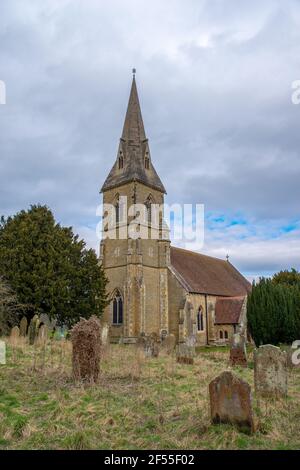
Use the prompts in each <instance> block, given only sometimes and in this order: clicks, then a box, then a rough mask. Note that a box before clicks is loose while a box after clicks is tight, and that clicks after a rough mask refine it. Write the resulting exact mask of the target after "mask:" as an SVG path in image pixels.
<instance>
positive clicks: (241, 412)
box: [209, 371, 254, 432]
mask: <svg viewBox="0 0 300 470" xmlns="http://www.w3.org/2000/svg"><path fill="white" fill-rule="evenodd" d="M209 398H210V412H211V420H212V422H213V423H214V424H221V423H230V424H234V425H236V426H238V427H240V428H242V429H244V430H248V431H250V432H253V431H254V419H253V410H252V397H251V388H250V385H249V384H248V383H247V382H245V381H244V380H242V379H240V378H239V377H237V376H236V375H234V374H233V373H232V372H229V371H225V372H222V374H220V375H219V376H218V377H216V378H215V379H214V380H212V382H210V384H209Z"/></svg>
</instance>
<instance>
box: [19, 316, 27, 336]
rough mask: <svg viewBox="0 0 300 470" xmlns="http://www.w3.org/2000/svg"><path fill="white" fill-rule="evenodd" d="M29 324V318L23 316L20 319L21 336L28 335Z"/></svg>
mask: <svg viewBox="0 0 300 470" xmlns="http://www.w3.org/2000/svg"><path fill="white" fill-rule="evenodd" d="M27 325H28V322H27V318H26V317H22V319H21V321H20V336H24V337H25V336H26V335H27Z"/></svg>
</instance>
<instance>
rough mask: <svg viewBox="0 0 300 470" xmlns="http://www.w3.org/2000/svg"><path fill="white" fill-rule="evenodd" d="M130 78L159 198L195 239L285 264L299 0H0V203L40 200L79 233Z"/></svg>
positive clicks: (116, 133)
mask: <svg viewBox="0 0 300 470" xmlns="http://www.w3.org/2000/svg"><path fill="white" fill-rule="evenodd" d="M132 67H136V69H137V77H136V78H137V85H138V90H139V96H140V101H141V106H142V112H143V118H144V123H145V128H146V133H147V136H148V138H149V142H150V148H151V155H152V159H153V162H154V165H155V167H156V169H157V171H158V173H159V175H160V176H161V179H162V181H163V183H164V185H165V187H166V189H167V192H168V195H167V202H169V203H174V202H179V203H188V202H193V203H204V204H205V213H206V224H205V228H206V230H205V244H204V247H203V248H202V252H204V253H207V254H211V255H213V256H218V257H221V258H224V257H225V256H226V254H227V253H228V254H229V255H230V260H231V262H232V263H233V264H234V265H235V266H237V267H238V268H239V269H240V270H241V271H242V272H243V273H244V274H245V275H246V276H248V277H257V276H259V275H269V274H272V273H273V272H275V271H277V270H279V269H286V268H291V267H292V266H294V267H296V268H298V269H299V268H300V238H299V237H300V184H299V180H300V178H299V177H300V105H298V106H297V105H295V104H292V101H291V94H292V82H293V81H294V80H297V79H298V80H299V79H300V2H299V0H285V1H284V2H282V1H279V0H278V1H276V0H269V1H268V0H265V1H262V0H259V1H258V0H257V1H256V0H254V1H251V2H245V1H241V0H223V1H222V0H207V1H201V0H186V1H183V0H164V1H161V0H151V2H150V1H146V0H126V1H124V0H119V1H117V0H110V1H104V0H89V1H84V0H43V1H40V0H22V1H18V0H1V3H0V80H3V81H4V82H5V83H6V88H7V104H6V105H0V177H1V180H0V181H1V185H0V213H1V214H4V215H10V214H14V213H15V212H16V211H18V210H20V209H22V208H28V207H29V205H30V204H34V203H41V204H47V205H49V207H50V208H51V209H52V210H53V211H54V214H55V217H56V218H57V220H58V221H59V222H61V223H62V224H65V225H72V226H73V227H74V230H75V231H76V232H78V233H79V234H80V235H81V236H82V237H83V238H85V240H86V242H87V243H88V245H89V246H93V247H95V248H96V247H97V245H98V241H97V237H96V233H95V227H96V224H97V223H98V222H99V217H97V216H96V207H97V205H98V204H99V203H100V202H101V198H100V195H99V188H100V187H101V185H102V183H103V181H104V179H105V177H106V175H107V173H108V171H109V170H110V168H111V166H112V164H113V162H114V160H115V158H116V152H117V146H118V140H119V138H120V135H121V130H122V125H123V121H124V114H125V111H126V106H127V101H128V95H129V90H130V85H131V77H132V75H131V69H132Z"/></svg>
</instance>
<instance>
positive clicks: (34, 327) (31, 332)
mask: <svg viewBox="0 0 300 470" xmlns="http://www.w3.org/2000/svg"><path fill="white" fill-rule="evenodd" d="M38 325H39V317H38V316H37V315H34V317H32V319H31V321H30V324H29V328H28V336H29V344H31V345H33V344H34V342H35V339H36V335H37V331H38Z"/></svg>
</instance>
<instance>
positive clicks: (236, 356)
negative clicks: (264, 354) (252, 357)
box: [230, 333, 247, 367]
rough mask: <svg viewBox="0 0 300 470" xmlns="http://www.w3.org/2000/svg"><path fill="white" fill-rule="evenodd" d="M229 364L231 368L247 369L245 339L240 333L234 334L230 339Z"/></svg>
mask: <svg viewBox="0 0 300 470" xmlns="http://www.w3.org/2000/svg"><path fill="white" fill-rule="evenodd" d="M230 364H231V365H232V366H242V367H247V351H246V339H245V337H244V336H243V335H241V334H240V333H235V334H234V335H233V337H232V343H231V347H230Z"/></svg>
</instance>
